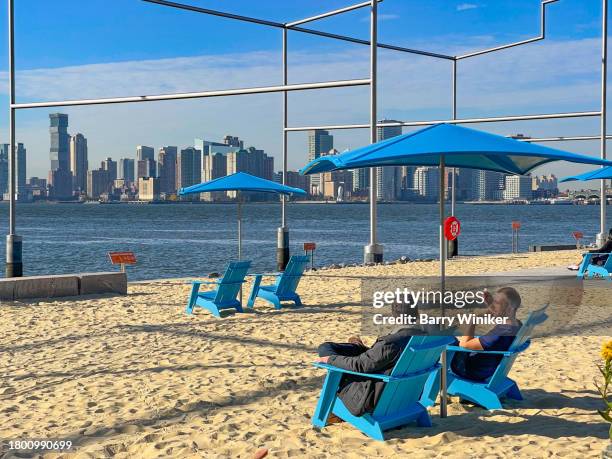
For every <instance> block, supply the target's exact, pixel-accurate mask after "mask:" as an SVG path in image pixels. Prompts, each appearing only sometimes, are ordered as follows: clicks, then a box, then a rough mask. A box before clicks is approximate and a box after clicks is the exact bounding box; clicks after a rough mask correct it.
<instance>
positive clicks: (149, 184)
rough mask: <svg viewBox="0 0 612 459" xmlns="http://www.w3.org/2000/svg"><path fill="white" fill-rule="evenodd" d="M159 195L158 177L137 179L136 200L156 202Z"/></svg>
mask: <svg viewBox="0 0 612 459" xmlns="http://www.w3.org/2000/svg"><path fill="white" fill-rule="evenodd" d="M159 195H160V179H159V178H158V177H140V178H139V179H138V200H139V201H157V200H159Z"/></svg>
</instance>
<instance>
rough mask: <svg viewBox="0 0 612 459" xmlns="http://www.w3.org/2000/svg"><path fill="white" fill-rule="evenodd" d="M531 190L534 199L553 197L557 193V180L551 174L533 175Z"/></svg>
mask: <svg viewBox="0 0 612 459" xmlns="http://www.w3.org/2000/svg"><path fill="white" fill-rule="evenodd" d="M531 190H532V191H533V197H534V198H535V199H546V198H554V197H557V196H558V195H559V181H558V179H557V177H556V176H555V175H553V174H551V175H540V176H534V177H532V183H531Z"/></svg>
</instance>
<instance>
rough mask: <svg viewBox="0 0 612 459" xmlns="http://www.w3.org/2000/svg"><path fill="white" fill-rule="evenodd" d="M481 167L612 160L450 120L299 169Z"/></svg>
mask: <svg viewBox="0 0 612 459" xmlns="http://www.w3.org/2000/svg"><path fill="white" fill-rule="evenodd" d="M441 155H444V158H445V165H446V166H447V167H465V168H472V169H484V170H491V171H497V172H505V173H509V174H517V175H523V174H526V173H527V172H529V171H530V170H531V169H534V168H535V167H538V166H540V165H542V164H545V163H548V162H551V161H570V162H574V163H584V164H599V165H605V166H612V162H610V161H604V160H601V159H597V158H593V157H590V156H583V155H577V154H574V153H569V152H566V151H562V150H557V149H554V148H548V147H544V146H541V145H535V144H531V143H528V142H521V141H518V140H514V139H510V138H507V137H503V136H499V135H495V134H490V133H488V132H482V131H477V130H475V129H470V128H466V127H463V126H457V125H454V124H445V123H442V124H436V125H433V126H430V127H427V128H425V129H421V130H419V131H416V132H411V133H408V134H404V135H400V136H397V137H393V138H391V139H387V140H384V141H382V142H377V143H374V144H371V145H367V146H365V147H362V148H358V149H356V150H352V151H348V152H346V153H342V154H340V155H335V156H323V157H320V158H318V159H315V160H314V161H312V162H310V163H309V164H307V165H306V167H304V168H303V169H301V170H300V172H301V173H302V174H316V173H320V172H328V171H331V170H339V169H353V168H359V167H374V166H410V165H412V166H438V165H439V164H440V156H441Z"/></svg>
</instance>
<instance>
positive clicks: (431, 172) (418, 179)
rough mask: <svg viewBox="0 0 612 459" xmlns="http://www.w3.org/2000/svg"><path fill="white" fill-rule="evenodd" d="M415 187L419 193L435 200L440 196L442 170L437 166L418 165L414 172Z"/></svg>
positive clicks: (423, 197) (430, 199)
mask: <svg viewBox="0 0 612 459" xmlns="http://www.w3.org/2000/svg"><path fill="white" fill-rule="evenodd" d="M414 188H415V189H416V190H417V193H418V195H419V196H420V197H421V198H422V199H424V200H426V201H432V202H435V201H437V200H438V199H439V197H440V171H439V169H438V168H437V167H429V166H427V167H417V168H416V170H415V172H414Z"/></svg>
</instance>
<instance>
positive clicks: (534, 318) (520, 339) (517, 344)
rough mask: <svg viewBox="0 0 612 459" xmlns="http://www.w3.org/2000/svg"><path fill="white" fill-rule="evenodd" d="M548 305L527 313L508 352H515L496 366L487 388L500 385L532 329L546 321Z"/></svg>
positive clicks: (529, 336)
mask: <svg viewBox="0 0 612 459" xmlns="http://www.w3.org/2000/svg"><path fill="white" fill-rule="evenodd" d="M547 307H548V304H545V305H544V306H542V307H541V308H540V309H536V310H535V311H532V312H530V313H529V316H527V320H526V321H525V322H524V323H523V326H522V327H521V328H520V330H519V331H518V332H517V334H516V336H515V338H514V341H512V344H511V345H510V348H509V349H508V350H509V351H517V352H516V353H515V354H513V355H510V356H504V357H503V358H502V360H501V362H500V363H499V365H498V366H497V369H496V370H495V373H494V374H493V376H492V377H491V379H490V380H489V386H491V387H495V386H496V385H497V384H500V383H501V382H502V381H503V380H504V379H505V378H506V376H508V373H509V372H510V368H512V364H513V363H514V361H515V360H516V358H517V357H518V355H519V352H518V351H520V349H521V348H522V347H523V346H525V345H526V344H527V341H529V339H530V338H531V335H532V334H533V329H534V328H535V327H536V326H537V325H539V324H541V323H542V322H544V321H545V320H546V319H548V315H547V314H546V308H547Z"/></svg>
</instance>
